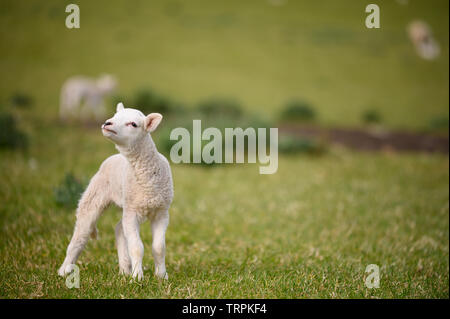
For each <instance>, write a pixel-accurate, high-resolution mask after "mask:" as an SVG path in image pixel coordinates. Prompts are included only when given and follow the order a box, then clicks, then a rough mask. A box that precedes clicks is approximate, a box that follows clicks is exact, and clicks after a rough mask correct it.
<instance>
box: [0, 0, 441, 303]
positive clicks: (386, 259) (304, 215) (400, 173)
mask: <svg viewBox="0 0 450 319" xmlns="http://www.w3.org/2000/svg"><path fill="white" fill-rule="evenodd" d="M77 3H78V4H79V5H80V8H81V28H80V29H79V30H68V29H66V28H65V27H64V19H65V15H66V14H65V12H64V4H63V3H60V2H59V1H48V2H45V4H44V3H42V2H39V1H26V2H25V1H24V2H18V1H2V2H1V3H0V40H1V42H0V43H1V47H2V50H0V69H2V71H3V74H4V75H5V76H4V77H3V78H2V80H0V101H1V104H2V105H3V107H4V108H5V109H7V108H8V98H9V97H10V96H11V95H12V94H13V93H14V92H25V93H27V94H29V95H31V96H32V97H33V98H34V105H33V106H32V107H30V108H29V109H22V110H15V109H14V110H12V111H11V112H13V113H14V114H15V115H16V117H17V118H18V119H19V124H20V127H21V128H22V129H23V130H24V131H25V132H26V133H27V134H28V136H29V140H30V143H29V144H30V146H29V149H28V150H26V151H21V150H16V151H13V150H0V203H1V204H0V227H1V229H0V297H1V298H250V297H260V298H449V159H448V155H438V154H418V153H402V154H400V153H395V152H381V153H380V152H379V153H358V152H352V151H349V150H345V149H342V148H339V147H334V146H333V147H331V148H330V150H329V151H328V152H327V153H326V154H325V155H322V156H311V155H293V156H286V155H280V159H279V169H278V172H277V173H276V174H274V175H270V176H263V175H259V174H258V167H257V166H256V165H232V166H231V165H222V166H220V165H218V166H215V167H211V168H205V167H203V166H196V165H172V170H173V176H174V183H175V199H174V203H173V206H172V209H171V211H170V213H171V222H170V226H169V229H168V233H167V258H166V263H167V269H168V273H169V277H170V278H169V281H167V282H160V281H158V280H157V279H156V278H155V277H154V276H153V275H152V272H153V259H152V257H151V246H150V243H151V234H150V226H149V224H148V223H146V224H143V225H142V230H141V235H142V238H143V241H144V246H145V256H144V265H145V266H146V270H145V271H144V275H145V279H144V281H142V282H138V283H137V282H130V280H129V278H126V277H123V276H120V275H119V274H118V264H117V257H116V251H115V248H114V226H115V224H116V223H117V221H118V220H119V218H120V211H119V210H118V209H116V208H110V209H108V211H106V212H105V213H104V215H103V216H102V218H101V219H100V221H99V225H98V228H99V239H98V240H97V241H91V242H90V243H89V244H88V246H87V248H86V249H85V251H84V252H83V254H82V255H81V258H80V261H79V266H80V271H81V273H80V274H81V287H80V289H68V288H67V287H66V286H65V280H64V279H62V278H61V277H58V276H57V274H56V272H57V269H58V267H59V266H60V264H61V263H62V261H63V259H64V254H65V249H66V247H67V244H68V242H69V239H70V236H71V234H72V230H73V225H74V221H75V214H74V211H73V210H71V209H65V208H61V207H59V206H57V205H56V203H55V200H54V189H55V187H56V186H57V185H58V184H59V183H60V182H61V180H62V179H63V177H64V175H65V174H66V173H67V172H70V171H72V172H73V173H74V174H75V175H76V176H79V177H81V178H82V179H84V180H88V179H89V178H90V177H91V176H92V175H93V174H94V173H95V172H96V170H97V169H98V167H99V165H100V163H101V162H102V161H103V160H104V159H105V158H106V157H107V156H109V155H111V154H113V153H115V152H116V150H115V149H114V146H113V145H112V144H111V143H110V142H108V141H107V140H106V139H105V138H104V137H102V136H101V132H100V130H99V129H92V128H83V127H79V126H64V125H62V124H59V123H58V122H57V121H56V118H57V110H58V92H59V89H60V86H61V84H62V81H63V80H64V79H65V78H67V77H68V76H70V75H73V74H87V75H93V76H94V75H97V74H99V73H101V72H110V73H114V74H116V75H117V76H118V77H119V79H120V85H121V90H122V92H123V93H125V94H128V93H131V92H134V91H135V90H136V89H138V88H139V87H142V86H151V87H153V88H155V89H156V90H158V91H160V92H163V93H165V94H167V95H168V96H170V97H172V98H174V99H177V100H180V101H183V102H184V103H186V104H188V106H193V105H195V104H196V103H197V102H198V101H200V100H202V99H204V98H207V97H209V96H216V95H224V96H231V97H235V98H237V99H238V100H240V101H242V102H243V104H244V106H245V107H246V109H247V110H251V111H254V112H258V113H259V114H260V115H261V116H264V117H266V118H269V119H270V118H273V117H274V116H276V115H277V114H278V111H279V109H280V107H281V106H282V104H283V103H284V102H285V101H286V100H289V99H290V98H292V97H299V98H304V99H306V100H308V101H310V102H311V103H312V105H314V107H315V108H316V109H317V110H318V112H319V115H320V116H319V121H320V122H321V124H323V125H340V126H356V125H359V124H360V115H361V113H362V112H363V111H364V110H365V109H366V108H374V109H376V110H378V111H379V112H380V113H381V114H382V115H383V121H384V122H383V125H386V126H387V127H391V128H407V129H410V130H422V129H424V128H426V127H427V126H428V124H429V121H430V120H432V119H433V118H434V117H436V116H438V117H447V118H448V103H449V96H448V84H449V77H448V74H449V73H448V2H447V1H430V2H425V1H410V4H409V5H408V6H401V5H399V4H398V3H396V2H394V1H380V7H381V14H382V20H381V21H382V22H381V23H382V28H381V29H380V30H368V29H366V28H365V27H363V23H364V18H365V15H366V14H365V12H364V6H365V4H363V3H358V2H356V1H347V2H345V5H344V3H343V2H341V1H339V4H338V3H337V2H334V1H329V2H326V3H320V2H313V1H309V2H294V1H289V2H288V3H287V4H286V5H284V6H280V7H273V6H270V5H269V4H268V3H267V2H264V1H248V2H242V1H226V2H220V3H219V2H213V1H205V2H200V1H189V4H188V3H187V2H174V1H172V2H150V1H146V2H144V1H140V2H133V4H132V3H131V2H126V1H123V2H118V3H117V4H114V5H110V2H106V1H95V2H94V1H78V2H77ZM430 3H432V5H431V4H430ZM344 7H345V8H347V9H343V8H344ZM417 17H419V18H423V19H425V20H427V21H428V22H429V23H430V24H431V26H432V27H433V29H434V32H435V35H436V38H437V39H438V40H439V42H440V43H441V49H442V55H441V57H440V58H439V59H438V60H436V61H433V62H428V61H422V60H420V58H419V57H417V56H416V55H415V53H414V51H413V49H412V46H411V45H410V43H409V42H408V39H407V37H406V34H405V26H406V24H407V23H408V22H409V21H410V20H411V19H414V18H417ZM36 83H37V84H36ZM163 125H164V122H163V123H162V127H163ZM161 132H162V131H161ZM155 136H156V137H158V133H156V134H155ZM369 264H377V265H379V266H380V274H381V281H380V288H378V289H368V288H366V286H365V284H364V279H365V276H366V274H365V272H364V271H365V268H366V266H367V265H369Z"/></svg>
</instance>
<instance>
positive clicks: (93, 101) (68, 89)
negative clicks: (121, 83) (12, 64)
mask: <svg viewBox="0 0 450 319" xmlns="http://www.w3.org/2000/svg"><path fill="white" fill-rule="evenodd" d="M116 88H117V80H116V79H115V77H113V76H112V75H102V76H100V77H99V78H98V79H91V78H88V77H84V76H74V77H71V78H69V79H68V80H67V81H66V82H65V83H64V85H63V86H62V89H61V100H60V106H59V115H60V119H61V120H63V121H66V120H74V119H81V120H84V121H89V120H95V121H97V122H101V121H102V120H103V119H104V118H105V117H106V108H105V102H104V98H105V97H106V96H107V95H110V94H112V93H113V92H114V91H115V89H116Z"/></svg>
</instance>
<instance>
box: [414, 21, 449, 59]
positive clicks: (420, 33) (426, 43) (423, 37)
mask: <svg viewBox="0 0 450 319" xmlns="http://www.w3.org/2000/svg"><path fill="white" fill-rule="evenodd" d="M408 35H409V38H410V40H411V42H412V43H413V45H414V47H415V49H416V52H417V54H418V55H419V56H420V57H421V58H423V59H426V60H433V59H435V58H437V57H438V56H439V54H440V51H441V50H440V47H439V44H438V43H437V41H436V40H435V39H434V37H433V33H432V31H431V27H430V26H429V25H428V24H427V23H425V22H423V21H420V20H415V21H413V22H411V23H410V24H409V25H408Z"/></svg>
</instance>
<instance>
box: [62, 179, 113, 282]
mask: <svg viewBox="0 0 450 319" xmlns="http://www.w3.org/2000/svg"><path fill="white" fill-rule="evenodd" d="M108 204H109V199H108V196H107V188H106V187H105V183H104V181H103V180H102V178H100V177H99V176H98V175H96V176H94V177H93V178H92V180H91V182H90V183H89V186H88V187H87V189H86V191H85V192H84V193H83V195H82V196H81V199H80V202H79V204H78V208H77V221H76V223H75V230H74V233H73V236H72V239H71V241H70V244H69V246H68V247H67V252H66V258H65V259H64V262H63V264H62V266H61V267H60V268H59V270H58V274H59V275H61V276H64V275H66V274H68V273H69V272H70V271H71V267H70V266H71V265H73V264H75V263H76V261H77V259H78V257H79V256H80V254H81V252H82V250H83V249H84V247H85V246H86V243H87V242H88V240H89V236H92V237H93V236H94V235H96V228H95V227H96V223H97V220H98V218H99V217H100V215H101V213H102V212H103V210H104V209H105V208H106V206H108Z"/></svg>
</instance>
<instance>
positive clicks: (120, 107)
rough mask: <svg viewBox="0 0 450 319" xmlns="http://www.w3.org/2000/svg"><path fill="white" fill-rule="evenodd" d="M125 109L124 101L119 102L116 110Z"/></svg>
mask: <svg viewBox="0 0 450 319" xmlns="http://www.w3.org/2000/svg"><path fill="white" fill-rule="evenodd" d="M123 109H124V106H123V103H122V102H120V103H118V104H117V107H116V112H119V111H122V110H123Z"/></svg>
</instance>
